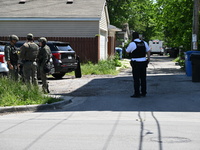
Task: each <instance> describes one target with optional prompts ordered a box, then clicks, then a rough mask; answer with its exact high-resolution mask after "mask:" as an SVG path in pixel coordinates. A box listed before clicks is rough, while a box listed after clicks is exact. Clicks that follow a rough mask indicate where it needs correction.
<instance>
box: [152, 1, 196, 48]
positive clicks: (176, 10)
mask: <svg viewBox="0 0 200 150" xmlns="http://www.w3.org/2000/svg"><path fill="white" fill-rule="evenodd" d="M155 8H157V19H156V23H157V30H159V31H160V32H163V34H164V37H165V39H164V41H165V42H166V43H167V44H168V45H169V46H171V47H179V46H181V45H183V46H184V47H185V49H187V50H189V49H190V47H191V37H192V34H191V33H192V14H193V11H192V10H193V2H192V0H170V1H169V0H157V3H156V4H155Z"/></svg>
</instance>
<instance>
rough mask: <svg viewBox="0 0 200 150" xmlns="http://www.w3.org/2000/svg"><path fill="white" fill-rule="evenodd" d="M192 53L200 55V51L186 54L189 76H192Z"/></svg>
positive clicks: (186, 68)
mask: <svg viewBox="0 0 200 150" xmlns="http://www.w3.org/2000/svg"><path fill="white" fill-rule="evenodd" d="M192 53H200V51H187V52H185V53H184V54H185V71H186V75H187V76H192V62H191V59H190V56H191V54H192Z"/></svg>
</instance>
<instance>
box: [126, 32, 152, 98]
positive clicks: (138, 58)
mask: <svg viewBox="0 0 200 150" xmlns="http://www.w3.org/2000/svg"><path fill="white" fill-rule="evenodd" d="M132 40H133V41H132V42H131V43H130V44H129V46H128V47H127V49H126V52H127V53H130V54H131V62H130V64H131V66H132V74H133V80H134V95H132V96H131V97H135V98H138V97H141V96H143V97H145V96H146V94H147V91H146V68H147V65H148V63H149V61H150V48H149V46H148V44H147V43H146V42H145V41H142V40H141V39H139V34H138V33H137V32H133V33H132ZM146 54H147V59H146Z"/></svg>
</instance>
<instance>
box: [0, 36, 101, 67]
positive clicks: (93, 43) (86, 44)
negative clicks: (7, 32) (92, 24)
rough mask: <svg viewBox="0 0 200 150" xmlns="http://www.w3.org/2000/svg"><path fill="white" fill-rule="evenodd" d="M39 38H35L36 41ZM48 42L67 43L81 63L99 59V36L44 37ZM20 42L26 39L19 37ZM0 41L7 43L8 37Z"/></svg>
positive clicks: (0, 38) (95, 61)
mask: <svg viewBox="0 0 200 150" xmlns="http://www.w3.org/2000/svg"><path fill="white" fill-rule="evenodd" d="M38 38H39V37H35V39H38ZM46 38H47V40H48V41H62V42H69V43H70V45H71V47H72V48H73V49H74V50H75V51H76V54H77V55H78V56H79V57H80V60H81V62H87V61H91V62H94V63H97V62H98V60H99V59H100V44H99V41H100V39H99V36H96V37H94V38H93V37H89V38H85V37H84V38H83V37H80V38H79V37H46ZM19 39H20V40H26V37H19ZM0 40H1V41H8V37H0Z"/></svg>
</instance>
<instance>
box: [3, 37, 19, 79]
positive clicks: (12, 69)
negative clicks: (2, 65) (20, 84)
mask: <svg viewBox="0 0 200 150" xmlns="http://www.w3.org/2000/svg"><path fill="white" fill-rule="evenodd" d="M9 38H10V43H8V44H6V46H5V49H4V52H5V60H6V61H7V64H8V69H9V76H10V77H11V79H14V80H16V81H17V80H18V79H19V74H18V59H19V58H18V50H17V48H16V47H15V44H16V43H17V41H19V38H18V37H17V36H16V35H11V36H10V37H9Z"/></svg>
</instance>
